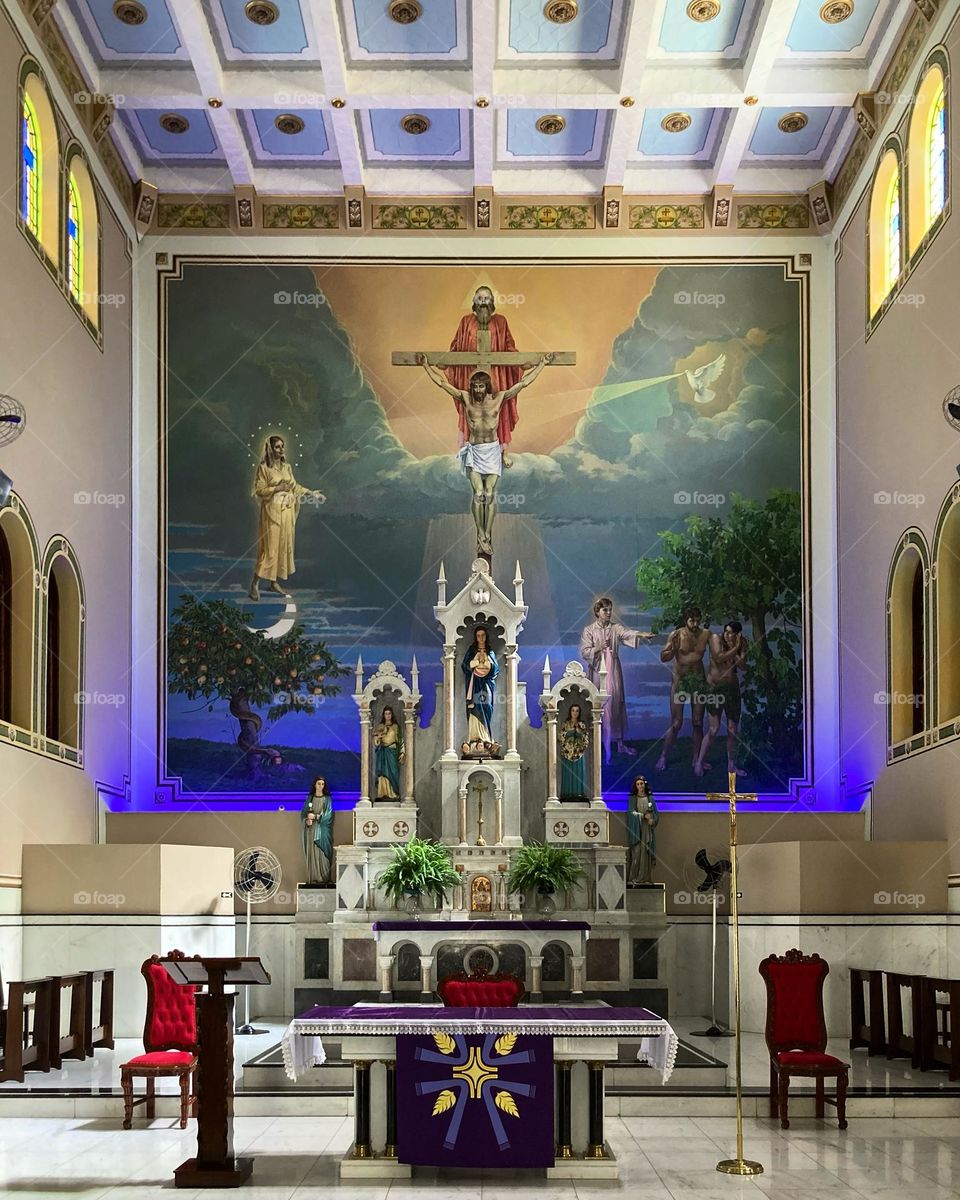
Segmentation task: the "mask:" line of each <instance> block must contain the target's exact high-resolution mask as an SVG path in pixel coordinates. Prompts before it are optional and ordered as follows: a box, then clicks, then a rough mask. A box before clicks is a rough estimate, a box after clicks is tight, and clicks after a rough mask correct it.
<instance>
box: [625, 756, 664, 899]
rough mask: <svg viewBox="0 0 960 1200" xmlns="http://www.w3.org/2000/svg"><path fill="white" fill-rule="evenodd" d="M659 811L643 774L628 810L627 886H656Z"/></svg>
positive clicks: (633, 791)
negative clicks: (654, 870)
mask: <svg viewBox="0 0 960 1200" xmlns="http://www.w3.org/2000/svg"><path fill="white" fill-rule="evenodd" d="M659 823H660V810H659V809H658V808H657V802H656V800H654V798H653V792H651V790H650V784H649V783H647V781H646V779H644V777H643V776H642V775H638V776H637V778H636V779H635V780H634V781H633V787H632V788H631V790H630V802H629V807H628V809H627V838H628V841H629V844H630V849H629V850H628V851H627V885H628V886H633V887H648V886H649V885H650V884H652V883H653V868H654V867H655V866H656V865H657V834H656V828H657V825H659Z"/></svg>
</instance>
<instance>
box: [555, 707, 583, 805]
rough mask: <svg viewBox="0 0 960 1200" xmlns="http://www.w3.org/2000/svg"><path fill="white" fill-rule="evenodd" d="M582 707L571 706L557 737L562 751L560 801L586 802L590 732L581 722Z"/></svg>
mask: <svg viewBox="0 0 960 1200" xmlns="http://www.w3.org/2000/svg"><path fill="white" fill-rule="evenodd" d="M580 713H581V707H580V705H579V704H571V705H570V707H569V709H568V710H567V718H566V720H565V721H564V722H563V724H562V725H561V726H560V730H559V733H558V736H557V740H558V743H559V749H560V799H561V800H586V799H588V796H587V748H588V747H589V745H590V732H589V730H588V729H587V725H586V722H585V721H583V720H581V716H580Z"/></svg>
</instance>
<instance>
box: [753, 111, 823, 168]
mask: <svg viewBox="0 0 960 1200" xmlns="http://www.w3.org/2000/svg"><path fill="white" fill-rule="evenodd" d="M796 111H797V110H796V109H791V108H765V109H763V111H762V112H761V113H760V115H759V117H758V118H757V123H756V125H755V126H754V128H753V136H752V137H751V139H750V145H749V147H748V149H749V152H750V154H752V155H754V156H755V157H757V158H800V157H805V156H806V155H808V154H812V153H813V152H814V151H815V150H816V149H817V147H818V146H819V145H820V142H821V139H822V138H823V133H824V130H825V129H826V127H827V123H828V121H829V120H830V118H831V116H832V115H833V112H834V110H833V109H832V108H805V109H803V110H802V111H803V113H804V115H805V116H806V117H807V124H806V126H805V127H804V128H803V129H801V130H799V131H798V132H797V133H785V132H784V131H783V130H782V129H780V128H779V125H778V122H779V121H780V120H781V119H782V118H783V117H785V116H787V114H788V113H793V112H796Z"/></svg>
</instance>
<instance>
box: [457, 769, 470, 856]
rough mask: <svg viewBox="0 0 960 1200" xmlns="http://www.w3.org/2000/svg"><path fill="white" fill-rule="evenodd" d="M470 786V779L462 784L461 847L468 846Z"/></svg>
mask: <svg viewBox="0 0 960 1200" xmlns="http://www.w3.org/2000/svg"><path fill="white" fill-rule="evenodd" d="M469 786H470V779H469V777H467V778H465V779H464V780H463V783H461V784H460V789H459V791H460V845H461V846H465V845H466V844H467V788H468V787H469Z"/></svg>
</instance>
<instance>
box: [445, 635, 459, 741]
mask: <svg viewBox="0 0 960 1200" xmlns="http://www.w3.org/2000/svg"><path fill="white" fill-rule="evenodd" d="M455 653H456V646H444V648H443V757H444V758H456V757H457V749H456V746H455V745H454V732H453V723H454V722H453V685H454V679H455V671H454V668H455V665H456V664H455V662H454V654H455Z"/></svg>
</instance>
